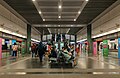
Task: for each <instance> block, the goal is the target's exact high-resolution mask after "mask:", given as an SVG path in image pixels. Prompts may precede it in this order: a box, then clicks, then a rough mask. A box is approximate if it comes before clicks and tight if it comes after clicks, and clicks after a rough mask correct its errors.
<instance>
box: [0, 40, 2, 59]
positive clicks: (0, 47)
mask: <svg viewBox="0 0 120 78" xmlns="http://www.w3.org/2000/svg"><path fill="white" fill-rule="evenodd" d="M1 58H2V38H0V59H1Z"/></svg>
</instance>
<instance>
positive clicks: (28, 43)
mask: <svg viewBox="0 0 120 78" xmlns="http://www.w3.org/2000/svg"><path fill="white" fill-rule="evenodd" d="M30 49H31V25H29V24H28V25H27V53H29V54H30Z"/></svg>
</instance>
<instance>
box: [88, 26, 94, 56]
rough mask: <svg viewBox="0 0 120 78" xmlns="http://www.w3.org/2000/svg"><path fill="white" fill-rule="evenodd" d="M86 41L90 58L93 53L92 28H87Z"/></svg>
mask: <svg viewBox="0 0 120 78" xmlns="http://www.w3.org/2000/svg"><path fill="white" fill-rule="evenodd" d="M87 41H88V56H92V53H93V41H92V26H91V24H90V25H88V26H87Z"/></svg>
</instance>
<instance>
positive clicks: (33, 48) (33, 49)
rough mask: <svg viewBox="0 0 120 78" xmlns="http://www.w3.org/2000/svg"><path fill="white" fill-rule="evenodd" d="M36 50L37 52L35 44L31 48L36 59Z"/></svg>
mask: <svg viewBox="0 0 120 78" xmlns="http://www.w3.org/2000/svg"><path fill="white" fill-rule="evenodd" d="M35 50H36V45H35V44H34V43H33V44H32V46H31V51H32V58H33V57H35Z"/></svg>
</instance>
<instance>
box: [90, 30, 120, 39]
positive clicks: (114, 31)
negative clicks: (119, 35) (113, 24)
mask: <svg viewBox="0 0 120 78" xmlns="http://www.w3.org/2000/svg"><path fill="white" fill-rule="evenodd" d="M119 31H120V28H117V29H115V30H111V31H108V32H105V33H102V34H98V35H95V36H92V38H97V37H101V36H104V35H108V34H112V33H116V32H119Z"/></svg>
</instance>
